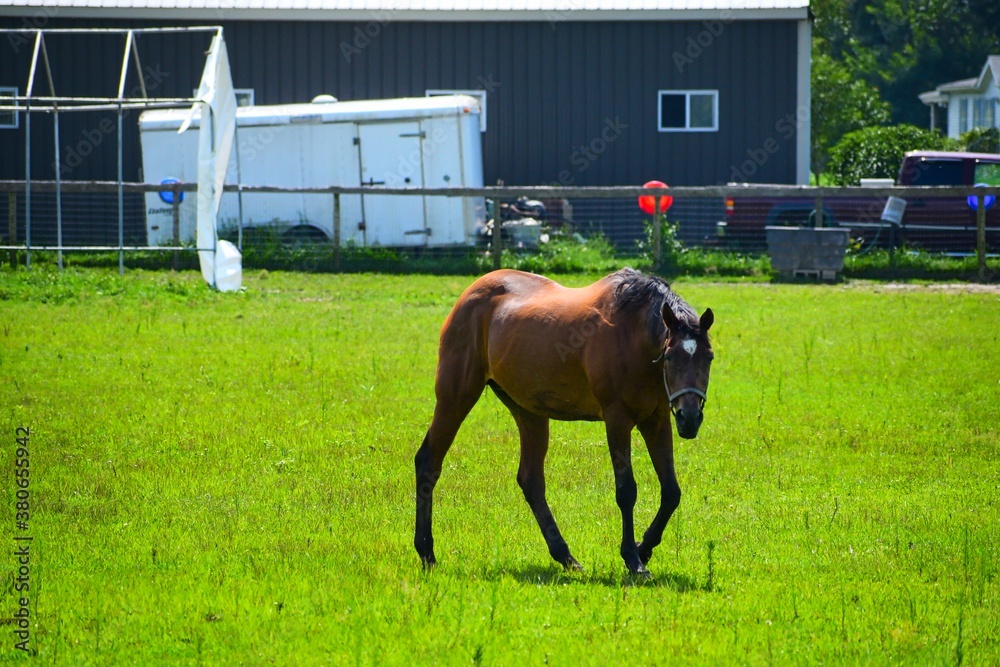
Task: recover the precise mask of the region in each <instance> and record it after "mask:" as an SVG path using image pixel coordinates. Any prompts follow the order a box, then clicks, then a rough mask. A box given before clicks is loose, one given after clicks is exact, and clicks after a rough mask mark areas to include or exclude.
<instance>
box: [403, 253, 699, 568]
mask: <svg viewBox="0 0 1000 667" xmlns="http://www.w3.org/2000/svg"><path fill="white" fill-rule="evenodd" d="M713 319H714V316H713V315H712V311H711V310H706V311H705V313H704V314H703V315H702V316H701V317H700V318H699V317H698V315H697V314H696V313H695V312H694V311H693V310H692V309H691V307H690V306H688V304H687V303H685V302H684V300H683V299H681V298H680V297H679V296H677V295H676V294H675V293H674V292H672V291H671V290H670V288H669V286H668V285H667V283H665V282H664V281H663V280H661V279H660V278H656V277H653V276H647V275H643V274H642V273H639V272H638V271H635V270H633V269H622V270H621V271H618V272H617V273H613V274H611V275H609V276H607V277H605V278H603V279H602V280H600V281H598V282H596V283H594V284H593V285H590V286H589V287H582V288H579V289H570V288H566V287H563V286H561V285H559V284H557V283H555V282H553V281H551V280H549V279H547V278H543V277H541V276H536V275H532V274H530V273H522V272H520V271H495V272H493V273H490V274H488V275H486V276H483V277H482V278H480V279H478V280H477V281H476V282H474V283H473V284H472V285H471V286H470V287H469V288H468V289H467V290H465V292H464V293H463V294H462V296H461V297H459V299H458V303H456V304H455V307H454V308H453V309H452V311H451V314H450V315H448V318H447V319H446V320H445V322H444V326H443V327H442V329H441V342H440V348H439V353H438V367H437V378H436V382H435V393H436V396H437V403H436V405H435V406H434V418H433V420H432V421H431V425H430V428H429V429H428V431H427V435H426V436H425V437H424V442H423V444H422V445H421V446H420V449H419V450H418V451H417V455H416V457H415V459H414V463H415V465H416V477H417V522H416V534H415V537H414V546H415V547H416V549H417V553H418V554H419V555H420V558H421V560H422V561H423V564H424V566H425V567H430V566H432V565H434V563H435V562H436V560H435V558H434V537H433V535H432V533H431V506H432V496H433V492H434V485H435V484H436V483H437V480H438V477H439V476H440V474H441V464H442V461H443V460H444V457H445V454H447V452H448V448H449V447H450V446H451V443H452V441H453V440H454V439H455V434H456V433H457V432H458V428H459V426H460V425H461V424H462V421H463V420H464V419H465V418H466V416H467V415H468V414H469V411H470V410H471V409H472V407H473V406H474V405H475V404H476V402H477V401H478V400H479V397H480V396H481V395H482V393H483V390H484V388H485V387H486V386H487V385H489V386H490V388H491V389H493V391H494V392H495V393H496V395H497V397H499V399H500V400H501V401H502V402H503V404H504V405H505V406H506V407H507V409H508V410H510V412H511V414H512V415H513V416H514V421H515V422H516V423H517V428H518V431H519V433H520V436H521V462H520V466H519V468H518V472H517V482H518V484H519V485H520V487H521V490H522V491H524V497H525V499H526V500H527V501H528V505H529V506H530V507H531V511H532V512H533V513H534V515H535V519H536V520H537V521H538V525H539V527H540V528H541V529H542V535H543V536H544V538H545V542H546V543H547V544H548V547H549V554H551V556H552V558H554V559H555V560H556V561H557V562H559V563H561V564H562V565H563V566H564V567H565V568H566V569H575V570H578V569H580V564H579V563H577V561H576V559H575V558H573V556H572V555H571V554H570V552H569V546H567V544H566V541H565V540H564V539H563V537H562V535H561V534H560V532H559V528H558V527H557V526H556V521H555V519H554V518H553V517H552V512H551V511H550V510H549V505H548V502H547V501H546V500H545V454H546V452H547V450H548V446H549V420H550V419H560V420H589V421H603V422H604V424H605V427H606V430H607V436H608V446H609V448H610V451H611V462H612V464H613V466H614V473H615V488H616V494H615V497H616V500H617V502H618V507H619V508H620V509H621V513H622V542H621V555H622V558H623V559H625V565H626V566H627V567H628V569H629V571H630V572H632V573H634V574H639V575H642V576H646V577H648V576H649V572H648V571H647V570H646V563H648V562H649V559H650V558H651V557H652V555H653V548H654V547H655V546H657V545H658V544H659V543H660V540H661V538H662V536H663V529H664V528H665V527H666V525H667V521H668V520H669V519H670V516H671V515H672V514H673V512H674V510H675V509H676V508H677V505H678V504H679V503H680V499H681V490H680V487H679V486H678V484H677V477H676V475H675V474H674V453H673V435H672V432H671V427H670V415H671V414H673V416H674V418H675V419H676V421H677V433H678V435H680V436H681V437H682V438H694V437H695V436H696V435H697V434H698V428H699V427H700V426H701V422H702V419H703V416H704V415H703V413H702V409H703V407H704V405H705V392H706V391H707V389H708V375H709V369H710V366H711V363H712V356H713V354H712V348H711V345H710V343H709V340H708V330H709V328H710V327H711V326H712V322H713ZM635 427H638V428H639V432H640V433H641V434H642V437H643V439H644V440H645V441H646V447H647V449H648V450H649V455H650V458H651V459H652V462H653V467H654V469H655V470H656V475H657V477H658V478H659V481H660V508H659V511H657V513H656V517H655V518H654V519H653V522H652V523H651V524H650V526H649V529H648V530H647V531H646V533H645V535H644V536H643V538H642V542H641V543H640V542H636V541H635V534H634V527H633V517H632V510H633V507H634V506H635V499H636V486H635V478H634V477H633V475H632V439H631V434H632V429H633V428H635Z"/></svg>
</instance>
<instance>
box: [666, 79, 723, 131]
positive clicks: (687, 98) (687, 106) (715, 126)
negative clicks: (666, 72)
mask: <svg viewBox="0 0 1000 667" xmlns="http://www.w3.org/2000/svg"><path fill="white" fill-rule="evenodd" d="M664 95H683V96H684V127H663V125H662V123H663V96H664ZM692 95H711V96H712V127H691V96H692ZM656 127H657V129H658V130H659V131H660V132H718V131H719V91H718V89H715V90H707V89H706V90H660V91H657V94H656Z"/></svg>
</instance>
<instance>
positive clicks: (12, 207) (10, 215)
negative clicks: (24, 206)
mask: <svg viewBox="0 0 1000 667" xmlns="http://www.w3.org/2000/svg"><path fill="white" fill-rule="evenodd" d="M7 224H8V225H9V226H10V227H9V229H10V244H11V245H17V193H16V192H8V193H7ZM16 266H17V250H15V249H14V248H11V249H10V268H12V269H13V268H15V267H16Z"/></svg>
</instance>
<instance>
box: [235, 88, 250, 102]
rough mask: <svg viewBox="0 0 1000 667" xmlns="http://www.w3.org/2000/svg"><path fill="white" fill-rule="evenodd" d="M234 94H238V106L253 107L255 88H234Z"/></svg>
mask: <svg viewBox="0 0 1000 667" xmlns="http://www.w3.org/2000/svg"><path fill="white" fill-rule="evenodd" d="M233 92H234V93H236V106H238V107H252V106H253V88H234V89H233Z"/></svg>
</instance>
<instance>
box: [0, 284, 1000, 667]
mask: <svg viewBox="0 0 1000 667" xmlns="http://www.w3.org/2000/svg"><path fill="white" fill-rule="evenodd" d="M593 278H595V277H594V276H590V277H583V276H577V277H566V278H564V279H561V280H562V281H563V282H564V283H566V284H574V285H580V284H585V283H587V282H590V281H591V280H592V279H593ZM471 280H472V279H471V278H467V277H454V276H451V277H434V276H384V275H364V274H360V275H302V274H285V273H271V274H267V273H266V272H261V273H256V272H255V273H252V274H250V275H248V276H246V280H245V283H246V285H247V289H246V291H245V292H244V293H241V294H229V295H223V294H217V293H213V292H211V291H209V290H208V289H207V288H206V287H204V286H203V284H202V283H201V280H200V278H199V276H198V275H197V274H196V273H193V272H187V273H180V274H175V273H169V272H146V273H144V272H130V273H129V274H127V275H126V276H125V277H124V278H119V277H118V276H117V275H115V274H114V273H113V272H111V271H108V270H74V271H69V272H67V273H65V274H62V275H60V274H57V273H53V272H49V271H45V270H35V271H33V272H31V273H26V272H24V271H21V272H18V273H11V272H3V273H0V372H2V378H3V382H2V384H0V410H2V418H0V433H2V442H3V443H4V445H3V447H2V450H0V451H2V454H0V479H2V481H0V489H3V490H4V493H3V494H2V498H3V499H2V502H3V507H2V510H0V554H2V555H0V572H2V573H4V577H5V584H4V586H3V587H2V590H0V641H2V644H0V662H3V661H8V662H12V663H19V662H21V660H22V659H23V660H27V659H28V655H27V654H25V653H24V652H23V651H21V650H18V649H17V648H15V644H16V643H17V642H18V641H20V640H19V639H18V637H17V635H15V630H17V629H18V622H17V621H16V620H14V619H13V617H14V615H15V613H16V612H17V611H18V610H19V609H20V606H19V600H20V597H21V596H24V595H28V597H29V600H28V601H29V606H28V610H29V613H30V622H29V630H30V640H29V644H28V647H29V648H31V649H34V650H37V657H36V658H35V660H38V661H39V664H67V665H86V664H93V665H102V664H136V665H151V664H163V663H180V664H196V663H206V664H225V665H235V664H244V665H257V664H278V665H291V664H296V665H309V664H360V665H369V664H389V665H394V664H401V665H423V664H433V663H440V664H456V665H459V664H488V665H511V664H513V665H539V664H543V663H545V664H556V665H574V666H578V665H582V664H607V663H610V662H611V661H616V662H617V661H621V660H624V661H627V662H628V663H629V664H635V665H646V664H671V665H675V664H713V665H714V664H751V665H758V664H796V665H797V664H819V663H823V664H845V663H846V664H858V663H870V664H905V665H913V664H929V665H941V664H969V665H988V664H997V663H1000V597H998V596H1000V578H998V565H1000V544H998V536H1000V370H998V369H1000V342H998V335H1000V293H998V292H997V291H995V290H994V291H984V292H973V291H971V290H968V289H947V290H946V289H940V288H935V287H927V286H909V287H906V288H905V289H904V288H897V287H895V286H887V285H878V284H856V283H848V284H844V285H834V286H810V285H770V284H713V283H707V282H685V281H681V282H678V283H676V284H675V289H676V290H677V291H678V292H679V293H680V294H682V295H683V296H684V297H685V298H686V299H687V300H688V301H689V302H690V303H691V304H692V305H693V306H695V307H696V308H697V309H698V310H699V312H700V311H701V310H703V309H704V308H705V307H711V308H712V309H713V310H714V311H715V313H716V324H715V326H714V327H713V329H712V333H713V336H714V346H715V349H716V361H715V364H714V368H713V377H712V386H711V389H710V392H709V403H708V405H707V407H706V420H705V425H704V426H703V427H702V429H701V433H700V435H699V436H698V438H697V439H696V440H693V441H678V442H677V444H676V456H677V468H678V476H679V479H680V483H681V488H682V489H683V492H684V497H683V500H682V501H681V506H680V509H679V510H678V511H677V513H676V514H675V516H674V518H673V519H672V521H671V523H670V524H669V525H668V527H667V531H666V533H665V535H664V542H663V544H662V545H661V546H660V548H659V549H658V550H657V551H656V552H655V554H654V557H653V560H652V561H651V563H650V569H651V571H652V573H653V576H654V579H653V580H652V581H651V582H646V583H643V582H633V581H632V580H630V579H629V578H628V577H627V576H626V574H625V568H624V565H623V563H622V562H621V559H620V557H619V556H618V540H619V539H620V518H619V512H618V508H617V506H616V505H615V500H614V482H613V475H612V467H611V463H610V460H609V457H608V453H607V447H606V443H605V441H604V435H603V429H602V426H601V425H600V424H585V423H554V424H553V427H552V446H551V448H550V453H549V465H548V485H549V501H550V504H551V505H552V508H553V512H554V513H555V516H556V518H557V519H558V520H559V522H560V527H561V528H562V532H563V534H564V536H565V537H566V539H567V541H568V542H569V544H570V546H571V548H572V549H573V554H574V555H575V556H576V557H577V558H578V559H579V560H580V562H581V563H582V564H583V565H584V567H585V568H586V571H585V572H584V573H582V574H564V573H563V572H562V571H561V570H560V569H559V568H558V567H557V566H556V565H555V563H553V562H552V561H550V559H549V556H548V553H547V551H546V548H545V544H544V542H543V540H542V537H541V535H540V533H539V532H538V528H537V526H536V524H535V522H534V519H533V518H532V516H531V513H530V511H529V509H528V506H527V504H526V503H525V502H524V500H523V498H522V496H521V492H520V490H519V488H518V487H517V484H516V480H515V474H516V469H517V456H518V454H517V452H518V444H517V436H516V429H515V428H514V425H513V422H512V420H511V418H510V417H509V415H508V414H507V413H506V412H505V411H504V409H503V408H502V406H501V405H500V403H499V401H498V400H497V399H496V398H495V397H493V396H492V395H491V394H486V395H484V397H483V399H482V400H481V401H480V403H479V405H478V406H477V407H476V408H475V410H474V411H473V413H472V415H471V416H470V418H469V419H468V420H467V421H466V423H465V426H464V427H463V429H462V431H461V432H460V433H459V436H458V439H457V440H456V442H455V445H454V447H453V448H452V450H451V453H450V454H449V457H448V458H447V459H446V461H445V470H444V474H443V476H442V478H441V481H440V483H439V484H438V487H437V491H436V494H435V537H436V551H437V556H438V559H439V561H440V566H439V567H438V568H437V569H436V570H435V571H433V572H430V573H424V572H422V571H421V570H420V568H419V564H418V563H419V562H418V558H417V556H416V553H415V552H414V550H413V546H412V527H413V526H412V524H413V512H414V509H413V493H414V492H413V455H414V453H415V451H416V449H417V447H418V445H419V444H420V441H421V439H422V437H423V434H424V430H425V429H426V427H427V424H428V422H429V419H430V415H431V410H432V407H433V375H434V367H435V362H436V349H437V335H438V331H439V328H440V324H441V322H442V320H443V318H444V317H445V315H446V314H447V312H448V310H449V309H450V307H451V305H452V304H453V303H454V300H455V299H456V297H457V296H458V294H459V293H460V292H461V291H462V289H464V287H465V286H467V285H468V284H469V282H471ZM18 427H27V428H30V438H29V442H28V449H29V456H30V464H29V465H30V468H29V469H30V478H29V479H30V489H29V491H30V501H29V502H30V517H29V518H28V520H27V521H26V523H27V528H26V529H23V528H18V527H17V523H16V520H15V515H16V505H15V503H16V502H17V497H16V493H17V485H16V478H15V471H16V470H17V465H16V464H17V461H16V459H17V457H16V449H17V448H16V438H17V429H18ZM633 444H634V461H635V472H636V478H637V481H638V485H639V502H638V504H637V507H636V523H637V526H638V527H639V532H640V533H641V531H642V530H644V528H645V525H646V524H647V523H648V521H649V520H650V519H651V518H652V515H653V513H654V511H655V507H656V503H657V500H658V490H657V487H656V480H655V476H654V474H653V471H652V469H651V466H650V464H649V460H648V457H647V455H646V452H645V448H644V447H643V446H642V444H641V441H640V440H639V438H638V435H636V436H635V438H634V443H633ZM25 536H30V537H31V538H33V539H32V541H31V542H30V543H27V544H30V564H29V566H28V567H29V570H30V572H29V575H28V577H29V583H30V590H29V591H28V592H27V593H24V592H17V591H15V586H16V584H17V582H18V579H19V573H21V572H22V570H21V569H20V565H19V563H18V562H17V558H16V557H15V556H14V555H13V554H14V553H15V550H16V549H17V548H18V547H19V546H21V545H23V544H25V543H26V542H25V541H16V540H15V537H25Z"/></svg>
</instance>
